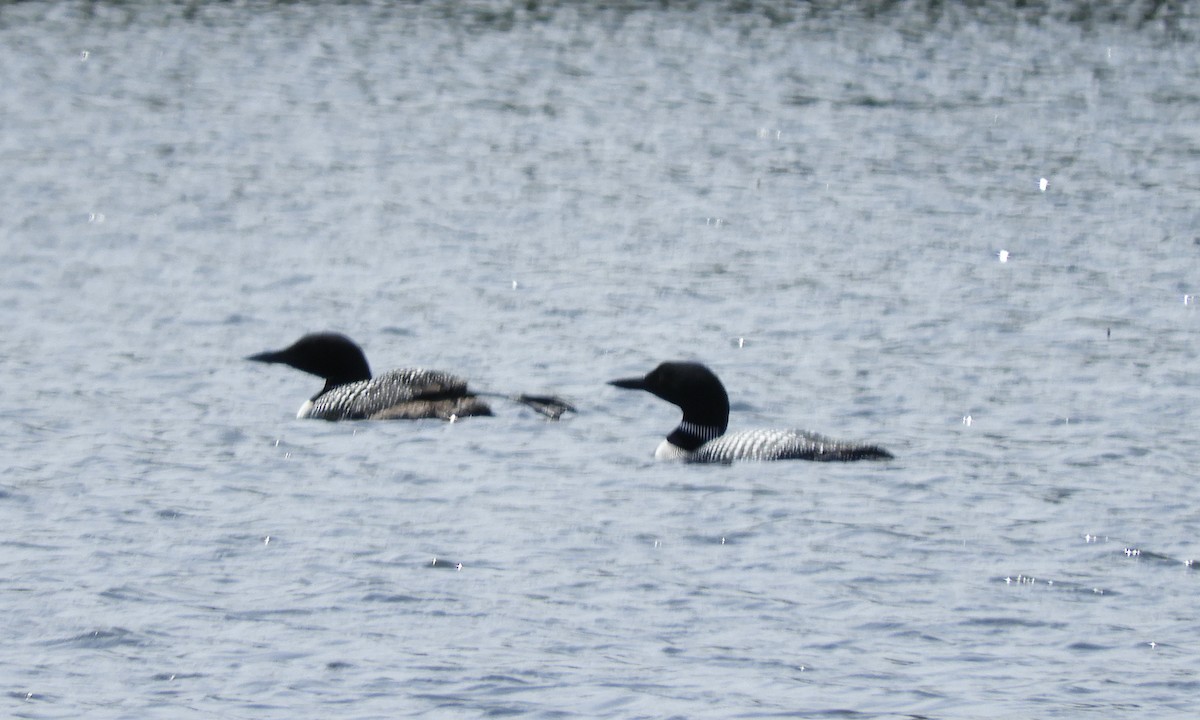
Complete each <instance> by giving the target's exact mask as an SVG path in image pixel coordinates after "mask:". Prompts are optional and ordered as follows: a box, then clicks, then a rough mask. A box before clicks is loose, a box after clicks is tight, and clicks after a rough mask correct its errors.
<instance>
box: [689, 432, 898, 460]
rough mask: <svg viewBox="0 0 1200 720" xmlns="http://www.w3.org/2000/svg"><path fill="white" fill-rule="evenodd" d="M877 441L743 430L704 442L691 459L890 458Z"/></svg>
mask: <svg viewBox="0 0 1200 720" xmlns="http://www.w3.org/2000/svg"><path fill="white" fill-rule="evenodd" d="M891 458H892V454H891V453H890V452H888V451H887V450H884V449H883V448H881V447H879V446H878V445H864V444H860V443H853V442H845V441H842V440H834V439H833V438H828V437H825V436H824V435H818V434H817V433H814V432H809V431H807V430H743V431H740V432H734V433H727V434H725V435H722V436H721V437H719V438H715V439H713V440H710V441H709V442H707V443H705V444H704V445H701V446H700V447H699V448H698V449H697V450H696V452H695V453H693V454H692V455H691V456H690V457H689V458H688V460H689V461H690V462H704V463H728V462H733V461H734V460H815V461H823V462H848V461H852V460H889V459H891Z"/></svg>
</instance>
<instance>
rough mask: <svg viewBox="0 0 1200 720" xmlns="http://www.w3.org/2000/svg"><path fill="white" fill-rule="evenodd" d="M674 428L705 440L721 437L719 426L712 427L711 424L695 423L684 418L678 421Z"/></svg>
mask: <svg viewBox="0 0 1200 720" xmlns="http://www.w3.org/2000/svg"><path fill="white" fill-rule="evenodd" d="M675 429H676V430H680V431H683V432H685V433H687V434H688V435H692V436H693V437H698V438H700V439H701V440H704V441H705V442H708V441H709V440H712V439H713V438H717V437H721V428H718V427H713V426H711V425H697V424H696V423H692V422H688V421H686V420H684V421H683V422H681V423H679V427H677V428H675Z"/></svg>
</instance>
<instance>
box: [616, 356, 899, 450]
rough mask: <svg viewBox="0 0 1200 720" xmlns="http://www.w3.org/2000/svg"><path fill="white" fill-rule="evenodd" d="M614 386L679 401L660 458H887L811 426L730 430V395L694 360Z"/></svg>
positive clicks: (875, 447)
mask: <svg viewBox="0 0 1200 720" xmlns="http://www.w3.org/2000/svg"><path fill="white" fill-rule="evenodd" d="M609 384H610V385H616V386H617V387H619V388H626V389H629V390H645V391H646V392H649V393H651V394H653V395H657V396H658V397H660V398H662V399H663V400H666V401H667V402H669V403H671V404H673V405H678V406H679V409H681V410H683V421H682V422H680V423H679V427H677V428H675V429H674V430H673V431H671V434H670V435H668V436H667V439H666V440H663V441H662V443H661V444H660V445H659V446H658V449H657V450H656V451H655V452H654V457H655V458H657V459H659V460H685V461H687V462H700V463H728V462H733V461H734V460H825V461H848V460H887V459H890V458H891V457H892V454H891V453H890V452H888V451H887V450H884V449H883V448H881V447H879V446H878V445H861V444H857V443H850V442H843V441H840V440H833V439H831V438H827V437H825V436H823V435H818V434H816V433H812V432H808V431H806V430H743V431H741V432H735V433H729V434H728V435H726V434H725V429H726V428H727V427H728V426H729V396H728V395H727V394H726V393H725V386H723V385H722V384H721V381H720V380H718V379H717V376H716V375H715V374H714V373H713V371H712V370H709V369H708V368H707V367H705V366H704V365H701V364H700V363H695V362H665V363H662V364H661V365H659V366H658V367H656V368H654V369H653V370H651V371H650V374H648V375H646V376H645V377H640V378H625V379H621V380H613V381H611V382H610V383H609Z"/></svg>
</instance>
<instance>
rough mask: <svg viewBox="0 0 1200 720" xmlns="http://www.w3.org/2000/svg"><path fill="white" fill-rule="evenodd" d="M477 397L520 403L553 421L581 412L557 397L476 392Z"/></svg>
mask: <svg viewBox="0 0 1200 720" xmlns="http://www.w3.org/2000/svg"><path fill="white" fill-rule="evenodd" d="M475 394H476V395H483V396H486V397H494V398H504V399H505V400H510V401H512V402H515V403H520V404H522V405H524V406H525V407H527V408H530V409H532V410H535V411H537V412H538V413H541V414H542V415H545V416H546V417H548V418H550V419H551V420H558V419H559V418H561V417H562V416H563V415H564V414H565V413H569V412H579V411H578V410H576V409H575V406H574V405H572V404H571V403H569V402H567V401H566V400H563V399H562V398H560V397H558V396H557V395H528V394H526V393H519V394H517V395H505V394H504V393H491V392H476V393H475Z"/></svg>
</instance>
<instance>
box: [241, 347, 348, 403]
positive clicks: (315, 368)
mask: <svg viewBox="0 0 1200 720" xmlns="http://www.w3.org/2000/svg"><path fill="white" fill-rule="evenodd" d="M246 359H247V360H254V361H256V362H265V363H283V364H284V365H291V366H292V367H294V368H296V369H297V370H303V371H304V372H306V373H311V374H313V375H316V376H318V377H322V378H325V389H324V390H322V391H321V392H327V391H329V390H331V389H333V388H335V387H337V386H338V385H345V384H347V383H352V382H358V381H359V380H370V379H371V368H370V367H369V366H368V365H367V358H366V356H365V355H363V351H362V349H361V348H360V347H358V346H357V345H355V344H354V341H353V340H351V339H350V338H348V337H346V336H345V335H342V334H340V333H311V334H309V335H305V336H304V337H302V338H300V339H299V340H297V341H296V342H294V343H292V344H291V345H289V346H288V347H286V348H284V349H282V350H275V351H271V352H264V353H259V354H257V355H250V356H249V357H247V358H246Z"/></svg>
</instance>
